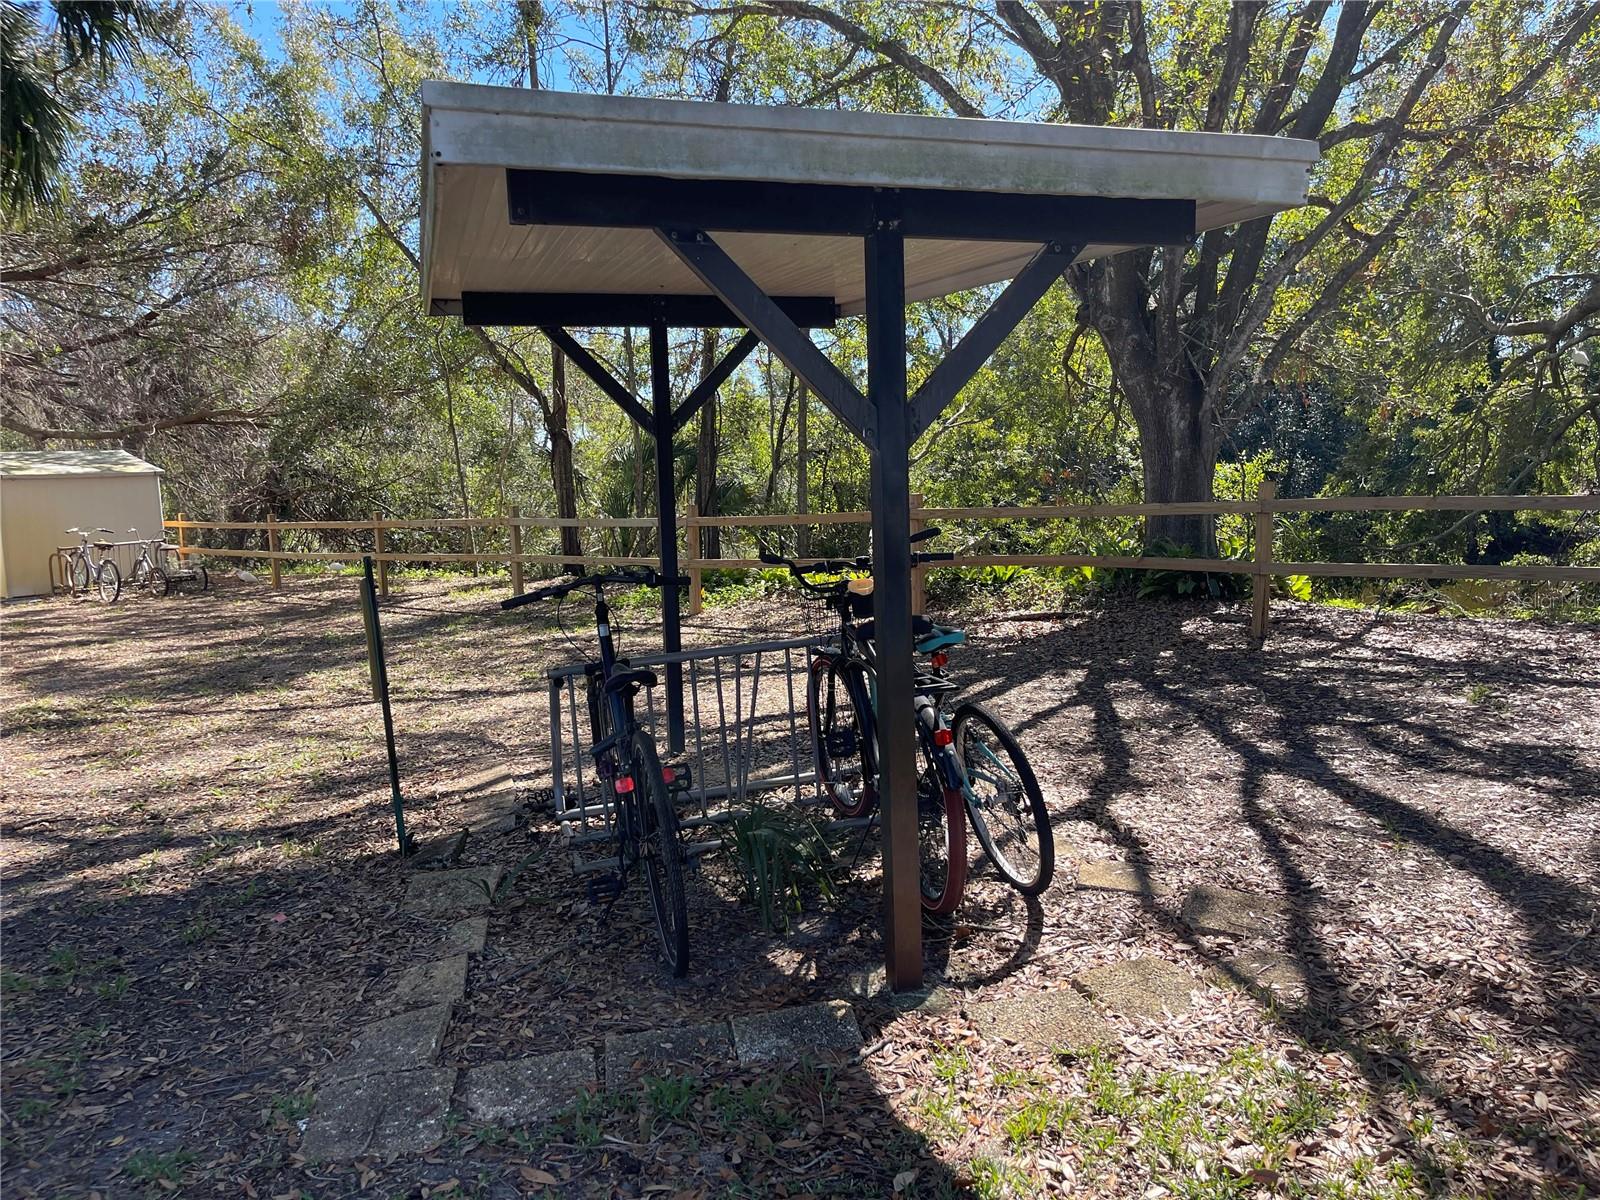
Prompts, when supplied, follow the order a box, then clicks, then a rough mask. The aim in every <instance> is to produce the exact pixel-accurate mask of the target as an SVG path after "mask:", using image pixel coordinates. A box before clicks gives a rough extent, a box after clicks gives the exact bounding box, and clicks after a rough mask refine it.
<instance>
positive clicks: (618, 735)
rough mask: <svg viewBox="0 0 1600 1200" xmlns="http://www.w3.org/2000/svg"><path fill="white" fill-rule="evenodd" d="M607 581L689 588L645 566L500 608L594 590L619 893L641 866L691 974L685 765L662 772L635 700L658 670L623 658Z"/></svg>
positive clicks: (597, 719)
mask: <svg viewBox="0 0 1600 1200" xmlns="http://www.w3.org/2000/svg"><path fill="white" fill-rule="evenodd" d="M608 584H620V585H623V586H627V587H639V586H644V587H688V586H689V580H688V579H687V578H685V577H683V576H681V575H679V576H663V575H660V574H658V573H657V572H656V571H654V570H652V569H650V568H648V567H645V568H641V569H638V570H629V571H608V572H606V573H604V574H595V575H582V576H579V577H577V578H575V579H568V580H563V581H562V582H560V583H554V584H551V585H550V586H548V587H542V588H536V589H534V590H533V591H531V592H524V593H523V594H522V595H520V596H513V597H511V599H509V600H505V601H502V602H501V605H500V607H501V608H518V607H520V606H521V605H524V604H531V603H533V602H534V601H536V600H562V599H565V598H566V597H567V596H568V595H570V594H571V593H573V592H575V591H578V590H579V589H581V588H593V589H594V620H595V635H596V638H597V640H598V641H599V643H600V661H599V662H596V663H590V664H589V666H588V668H587V670H586V672H585V675H586V678H587V680H588V683H589V720H590V726H591V732H592V734H593V737H594V744H593V745H591V746H590V748H589V753H590V754H591V755H592V756H593V757H594V760H595V768H596V770H597V772H598V774H599V776H600V779H601V786H602V788H604V787H605V786H607V785H609V786H610V788H611V790H612V792H613V793H614V794H615V796H616V800H615V803H613V804H611V805H608V806H607V809H608V815H609V818H610V820H611V823H612V832H613V834H614V836H615V838H616V843H617V875H616V893H617V894H619V895H620V894H621V892H622V890H623V889H624V888H625V887H626V885H627V880H628V872H629V871H630V870H631V869H632V868H633V866H634V865H635V864H638V863H643V865H644V877H645V883H646V886H647V887H648V888H649V890H650V907H651V908H652V909H654V910H655V917H656V931H657V932H658V933H659V934H660V935H661V951H662V954H663V955H664V956H665V957H666V960H667V966H668V968H669V969H670V970H671V971H672V974H673V975H674V976H677V977H679V978H681V977H682V976H684V975H686V974H687V973H688V971H689V916H688V905H687V902H686V900H685V897H684V890H683V870H684V853H683V844H682V841H681V839H680V835H679V829H678V809H677V803H676V797H677V796H678V795H680V794H682V793H683V792H685V791H687V790H688V788H689V774H688V771H687V769H685V768H678V769H676V770H668V769H664V768H663V767H662V765H661V756H660V755H659V754H658V753H657V751H656V743H655V739H654V738H652V737H651V736H650V733H649V732H648V731H647V730H645V729H644V728H642V727H641V726H640V725H639V723H638V721H637V720H636V719H635V718H634V711H633V710H634V699H635V698H636V697H637V696H638V694H639V691H640V689H641V688H648V687H654V686H655V682H656V677H655V673H654V672H653V671H647V670H643V669H641V668H637V667H632V666H630V665H629V664H628V661H627V660H626V659H624V658H619V657H618V656H617V647H616V641H615V639H614V638H613V636H612V632H611V609H610V606H609V605H608V604H607V603H606V596H605V589H606V586H607V585H608Z"/></svg>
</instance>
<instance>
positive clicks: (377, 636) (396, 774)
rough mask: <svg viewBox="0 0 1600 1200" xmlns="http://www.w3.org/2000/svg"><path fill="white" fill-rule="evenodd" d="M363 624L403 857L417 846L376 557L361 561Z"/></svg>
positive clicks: (365, 556)
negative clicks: (397, 741)
mask: <svg viewBox="0 0 1600 1200" xmlns="http://www.w3.org/2000/svg"><path fill="white" fill-rule="evenodd" d="M361 568H362V569H361V623H362V625H364V626H365V627H366V631H367V670H368V671H369V672H370V673H371V675H372V697H373V699H374V700H376V701H377V702H378V704H379V706H380V707H382V709H383V744H384V748H385V749H386V750H387V751H388V752H389V802H390V804H391V805H392V806H393V808H394V836H395V841H396V842H397V843H398V845H399V847H400V853H401V855H402V856H405V855H408V854H411V853H413V852H414V851H415V850H416V848H417V846H416V842H415V841H414V840H413V839H412V837H411V835H410V834H409V833H407V832H406V806H405V801H404V800H402V799H401V796H400V758H399V755H397V754H396V753H395V748H394V714H393V713H392V712H390V710H389V666H388V663H387V662H386V661H385V660H384V656H383V626H382V625H381V624H379V622H378V589H377V585H376V584H374V583H373V581H372V555H370V554H366V555H363V556H362V558H361Z"/></svg>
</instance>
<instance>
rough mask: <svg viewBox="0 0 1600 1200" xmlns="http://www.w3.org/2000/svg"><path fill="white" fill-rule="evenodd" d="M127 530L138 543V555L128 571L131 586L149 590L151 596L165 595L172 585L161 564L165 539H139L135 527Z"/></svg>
mask: <svg viewBox="0 0 1600 1200" xmlns="http://www.w3.org/2000/svg"><path fill="white" fill-rule="evenodd" d="M128 532H129V533H131V534H132V535H133V536H134V538H135V540H137V541H138V543H139V557H138V558H136V559H134V560H133V570H132V571H130V572H129V573H128V577H129V579H131V580H132V581H133V586H134V587H136V588H139V589H141V590H142V591H146V592H149V593H150V594H151V595H152V596H165V595H166V594H167V591H168V590H169V589H170V587H171V586H172V581H171V579H170V578H169V577H168V575H167V571H166V568H165V567H164V566H163V565H162V564H163V563H164V562H165V561H166V559H165V554H166V548H167V544H166V542H165V540H163V539H162V538H160V537H154V538H149V539H140V538H139V531H138V530H137V529H130V530H128Z"/></svg>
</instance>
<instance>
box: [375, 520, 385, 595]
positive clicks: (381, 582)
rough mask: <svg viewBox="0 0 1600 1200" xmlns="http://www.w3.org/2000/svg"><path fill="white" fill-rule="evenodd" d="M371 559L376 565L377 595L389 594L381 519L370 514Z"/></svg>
mask: <svg viewBox="0 0 1600 1200" xmlns="http://www.w3.org/2000/svg"><path fill="white" fill-rule="evenodd" d="M372 550H373V555H372V557H373V558H374V559H375V560H376V561H377V564H378V595H380V596H388V594H389V564H388V563H387V562H386V561H384V557H383V517H382V516H381V515H379V514H378V513H373V514H372Z"/></svg>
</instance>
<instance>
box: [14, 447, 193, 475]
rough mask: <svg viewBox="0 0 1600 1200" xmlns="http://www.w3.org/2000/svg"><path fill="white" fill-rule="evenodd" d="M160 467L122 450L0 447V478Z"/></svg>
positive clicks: (153, 471)
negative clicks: (7, 448) (0, 449)
mask: <svg viewBox="0 0 1600 1200" xmlns="http://www.w3.org/2000/svg"><path fill="white" fill-rule="evenodd" d="M162 473H163V472H162V470H161V468H160V467H158V466H155V465H154V464H152V463H147V462H145V460H144V459H142V458H139V457H137V456H136V455H132V454H129V453H128V452H127V451H126V450H6V451H0V478H5V479H42V478H47V477H50V476H62V475H160V474H162Z"/></svg>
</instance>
